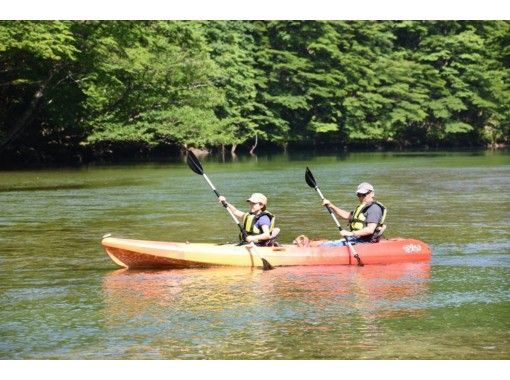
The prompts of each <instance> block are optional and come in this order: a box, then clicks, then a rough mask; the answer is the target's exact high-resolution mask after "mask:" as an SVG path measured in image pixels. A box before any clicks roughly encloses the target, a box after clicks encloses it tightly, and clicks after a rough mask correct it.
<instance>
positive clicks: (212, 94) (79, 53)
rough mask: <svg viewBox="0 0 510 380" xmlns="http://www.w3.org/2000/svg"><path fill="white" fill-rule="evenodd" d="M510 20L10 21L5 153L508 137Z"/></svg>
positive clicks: (30, 156)
mask: <svg viewBox="0 0 510 380" xmlns="http://www.w3.org/2000/svg"><path fill="white" fill-rule="evenodd" d="M509 68H510V22H508V21H0V159H1V160H2V161H3V162H4V163H5V162H18V163H19V162H27V163H28V162H49V163H51V162H63V161H65V162H86V161H94V160H103V159H112V158H119V157H121V158H122V157H152V156H158V155H172V154H174V155H175V154H179V152H180V151H182V149H184V148H189V147H195V148H200V149H207V150H212V151H220V150H227V151H248V150H250V149H252V148H253V147H254V146H255V144H256V146H257V149H283V150H286V149H292V148H295V149H297V148H299V149H307V148H310V149H316V148H318V147H320V148H331V149H360V148H362V149H406V148H434V147H486V146H493V147H496V146H501V145H507V144H508V142H509V135H510V133H509V129H510V127H509V125H510V70H509Z"/></svg>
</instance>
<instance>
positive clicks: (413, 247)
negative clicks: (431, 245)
mask: <svg viewBox="0 0 510 380" xmlns="http://www.w3.org/2000/svg"><path fill="white" fill-rule="evenodd" d="M403 249H404V251H405V252H406V253H414V252H421V245H418V244H408V245H404V247H403Z"/></svg>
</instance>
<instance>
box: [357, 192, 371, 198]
mask: <svg viewBox="0 0 510 380" xmlns="http://www.w3.org/2000/svg"><path fill="white" fill-rule="evenodd" d="M370 193H371V191H369V192H368V193H366V194H361V193H356V196H358V197H362V198H365V197H366V196H367V195H368V194H370Z"/></svg>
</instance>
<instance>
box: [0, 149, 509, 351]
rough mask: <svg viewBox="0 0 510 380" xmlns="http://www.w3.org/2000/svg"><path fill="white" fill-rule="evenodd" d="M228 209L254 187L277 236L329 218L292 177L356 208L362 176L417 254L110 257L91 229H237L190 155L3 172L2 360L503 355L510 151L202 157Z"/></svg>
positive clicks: (313, 231) (170, 235) (136, 232)
mask: <svg viewBox="0 0 510 380" xmlns="http://www.w3.org/2000/svg"><path fill="white" fill-rule="evenodd" d="M201 160H202V163H203V165H204V168H205V170H206V173H207V174H208V176H209V177H210V179H211V180H212V181H213V183H214V184H215V185H216V187H217V188H218V190H219V191H220V192H221V193H222V194H224V195H226V196H227V198H228V200H229V201H230V202H231V203H233V204H235V205H237V206H238V207H239V208H244V207H245V202H244V200H245V199H246V198H247V196H248V195H249V194H250V193H252V192H255V191H259V192H263V193H265V194H266V195H267V196H268V197H269V200H270V207H269V209H270V210H271V211H272V212H273V213H274V214H276V215H277V218H278V220H277V223H278V225H279V226H280V227H281V228H282V233H281V237H280V241H281V242H285V243H287V242H291V241H292V239H293V238H294V237H296V236H297V235H299V234H302V233H305V234H307V235H309V236H313V237H324V238H336V237H337V236H338V231H337V230H336V227H335V225H334V223H333V221H332V220H331V218H330V216H329V215H328V214H327V212H326V211H325V210H324V209H323V208H322V207H321V203H320V199H319V198H318V196H317V194H316V193H315V192H314V191H313V190H312V189H310V188H309V187H308V186H307V185H306V183H305V181H304V170H305V167H306V166H310V168H311V169H312V171H313V173H314V175H315V177H316V179H317V181H318V183H319V185H320V188H321V190H322V192H323V193H324V195H325V196H326V197H327V198H328V199H330V200H331V201H333V202H334V203H335V204H337V205H340V206H344V207H345V208H348V209H351V208H353V206H354V205H355V203H356V197H355V196H354V193H355V188H356V186H357V184H358V183H359V182H362V181H369V182H371V183H372V184H373V185H374V186H375V189H376V194H377V198H378V199H379V200H380V201H381V202H383V203H384V204H385V205H386V206H387V207H388V209H389V214H388V219H387V222H388V225H389V228H388V230H387V236H389V237H392V236H403V237H414V238H418V239H420V240H423V241H425V242H427V243H428V244H430V245H431V247H432V250H433V259H432V261H431V262H430V263H429V264H406V265H386V266H372V267H370V266H366V267H363V268H359V267H336V266H335V267H315V268H301V267H290V268H277V269H276V270H273V271H266V272H263V271H261V270H258V269H254V270H251V269H239V268H237V269H236V268H233V269H232V268H230V269H229V268H216V269H193V270H167V271H125V270H122V269H118V268H117V267H116V265H115V264H114V263H113V262H112V261H111V260H110V259H109V258H108V257H107V256H106V254H105V252H104V251H103V250H102V248H101V246H100V240H101V237H102V235H103V234H105V233H112V234H113V235H114V236H119V237H127V238H135V239H148V240H168V241H185V240H188V241H193V242H214V243H222V242H226V241H234V240H235V238H236V235H237V227H236V226H235V225H234V224H233V223H232V220H231V219H230V217H229V215H228V214H227V213H226V212H225V210H224V209H223V208H222V207H221V206H220V205H219V204H218V203H217V202H216V201H215V198H214V196H213V194H212V192H211V191H210V189H209V187H208V186H207V184H206V183H205V181H204V180H203V178H202V177H201V176H198V175H196V174H194V173H193V172H191V170H190V169H189V168H188V167H187V166H186V164H185V163H184V161H182V160H176V161H174V162H167V163H158V164H154V163H151V164H139V165H116V166H89V167H84V168H80V169H52V170H36V171H3V172H0V205H1V211H0V265H1V272H0V292H1V297H2V307H1V309H0V359H397V358H400V359H510V289H509V280H510V234H509V232H510V228H509V227H510V203H509V200H510V154H509V153H508V152H497V153H492V152H470V153H465V152H464V153H451V152H440V153H437V152H436V153H373V154H368V153H353V154H349V155H313V156H312V155H309V156H304V155H292V154H290V155H272V156H258V157H250V156H244V157H242V156H239V158H238V159H237V160H234V161H233V160H232V159H230V158H229V159H227V161H226V162H222V161H221V160H220V159H218V158H214V157H212V158H203V159H201Z"/></svg>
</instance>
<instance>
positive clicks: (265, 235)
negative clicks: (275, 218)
mask: <svg viewBox="0 0 510 380" xmlns="http://www.w3.org/2000/svg"><path fill="white" fill-rule="evenodd" d="M260 228H261V229H262V233H261V234H258V235H249V236H247V237H246V241H247V242H248V243H252V242H253V243H257V242H259V241H260V240H269V239H271V233H270V232H269V226H268V225H267V224H263V225H262V226H260Z"/></svg>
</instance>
